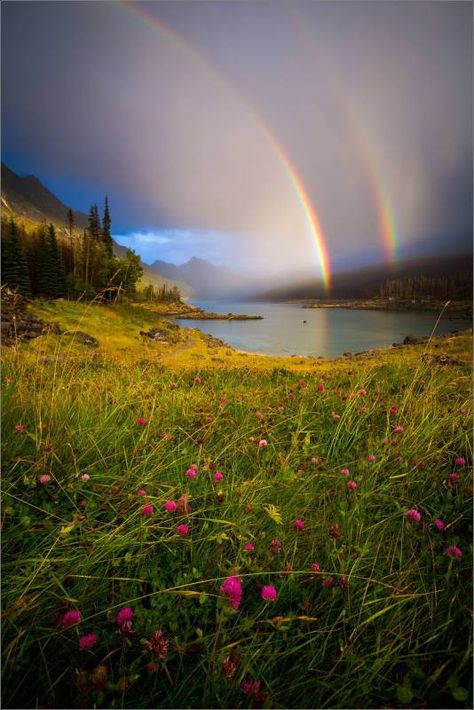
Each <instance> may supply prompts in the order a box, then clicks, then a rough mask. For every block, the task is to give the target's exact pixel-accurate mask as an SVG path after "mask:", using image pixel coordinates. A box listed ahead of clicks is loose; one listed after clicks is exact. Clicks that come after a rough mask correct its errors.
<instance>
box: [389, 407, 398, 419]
mask: <svg viewBox="0 0 474 710" xmlns="http://www.w3.org/2000/svg"><path fill="white" fill-rule="evenodd" d="M396 414H398V409H397V408H396V407H390V415H391V416H392V417H394V416H395V415H396Z"/></svg>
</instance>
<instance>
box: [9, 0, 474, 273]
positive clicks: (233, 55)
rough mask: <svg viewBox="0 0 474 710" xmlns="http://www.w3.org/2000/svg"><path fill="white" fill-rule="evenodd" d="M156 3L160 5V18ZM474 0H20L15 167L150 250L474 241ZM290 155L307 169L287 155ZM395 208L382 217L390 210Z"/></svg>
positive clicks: (277, 257)
mask: <svg viewBox="0 0 474 710" xmlns="http://www.w3.org/2000/svg"><path fill="white" fill-rule="evenodd" d="M144 14H145V16H144ZM471 67H472V4H471V3H470V2H454V1H453V2H429V1H426V2H359V1H358V0H352V1H351V2H338V1H336V2H305V1H301V0H288V1H287V2H278V0H276V1H275V0H272V1H271V2H270V1H269V2H265V1H263V2H234V1H233V0H230V1H229V0H228V1H227V2H219V1H217V2H200V1H199V0H197V1H196V2H158V3H155V2H146V3H133V2H128V3H124V4H121V3H117V2H114V1H112V2H52V3H49V2H41V1H39V2H38V1H35V2H9V1H6V2H3V3H2V141H3V160H4V161H5V162H6V163H7V164H8V165H9V166H10V167H11V168H12V169H13V170H15V171H16V172H19V173H20V174H26V173H33V174H35V175H37V176H38V177H39V178H40V179H41V180H42V181H43V182H44V183H45V184H46V185H47V186H48V187H49V188H50V189H51V190H52V191H53V192H55V193H56V194H57V195H58V196H59V197H60V198H61V199H62V200H64V201H65V202H66V203H67V204H69V205H71V206H73V207H75V208H78V209H82V210H84V211H87V210H88V208H89V205H90V204H91V202H93V201H102V199H103V195H104V194H105V193H107V194H108V195H109V199H110V204H111V209H112V218H113V233H114V234H115V235H117V238H118V239H119V241H121V242H122V243H124V244H127V245H129V246H132V247H134V248H135V249H136V251H138V252H139V253H140V254H141V255H142V256H143V257H144V258H145V260H147V261H149V262H150V261H153V260H154V259H155V258H156V259H163V260H166V261H174V262H175V263H182V262H183V261H185V260H186V259H188V258H189V257H191V256H193V255H195V256H200V257H202V258H208V259H210V260H211V261H213V262H214V263H227V264H229V265H234V266H235V267H245V268H246V269H253V270H255V271H258V270H260V271H262V272H263V271H264V272H265V273H266V274H274V275H275V277H278V276H279V275H280V274H283V273H289V272H290V271H291V270H293V269H301V268H310V267H313V266H314V270H315V272H318V271H319V269H320V264H319V261H318V257H317V253H316V250H315V247H314V240H313V238H312V236H311V233H310V229H309V227H308V222H307V219H306V216H305V213H304V210H303V208H302V205H301V199H300V198H301V192H300V195H299V196H298V194H297V192H296V191H295V189H294V177H295V175H297V176H298V179H299V180H300V181H301V182H300V184H301V185H304V188H305V190H306V194H307V196H308V198H309V200H310V202H311V204H312V207H313V209H314V210H315V212H316V213H317V215H318V218H319V221H320V224H321V227H322V230H323V233H324V237H325V240H326V243H327V248H328V252H329V256H330V259H331V262H332V268H333V269H335V270H338V269H342V268H347V267H348V266H351V265H360V264H365V263H369V262H374V261H378V260H384V259H388V258H389V257H390V249H389V247H388V243H387V233H386V229H385V233H384V227H383V222H382V220H381V218H380V214H381V210H382V208H383V210H385V216H386V217H387V215H390V219H391V224H392V237H393V236H395V237H396V240H397V244H398V247H397V249H396V250H395V252H393V244H392V253H395V254H398V255H399V256H401V257H403V256H407V255H415V254H420V253H421V254H422V253H432V252H437V251H446V252H447V251H455V250H458V251H459V250H468V249H471V245H472V110H471V107H472V69H471ZM289 164H291V166H292V167H291V169H290V168H289ZM383 210H382V212H383Z"/></svg>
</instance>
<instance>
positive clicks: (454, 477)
mask: <svg viewBox="0 0 474 710" xmlns="http://www.w3.org/2000/svg"><path fill="white" fill-rule="evenodd" d="M448 478H449V480H450V481H459V473H450V474H449V475H448Z"/></svg>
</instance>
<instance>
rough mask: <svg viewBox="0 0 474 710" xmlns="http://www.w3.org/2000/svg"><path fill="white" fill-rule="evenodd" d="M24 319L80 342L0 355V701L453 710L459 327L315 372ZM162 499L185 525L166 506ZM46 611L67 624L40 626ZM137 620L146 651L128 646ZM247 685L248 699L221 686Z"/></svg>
mask: <svg viewBox="0 0 474 710" xmlns="http://www.w3.org/2000/svg"><path fill="white" fill-rule="evenodd" d="M132 311H133V312H132ZM36 313H37V314H38V315H41V317H44V318H45V319H47V320H58V321H59V322H60V323H61V326H62V327H63V328H68V329H79V330H83V331H85V332H87V333H90V334H91V335H94V336H95V337H97V338H98V340H99V342H100V345H99V348H97V349H92V350H88V349H87V348H86V347H85V346H82V345H80V344H79V343H75V342H73V341H71V339H70V338H68V337H67V336H60V337H57V336H47V337H44V338H38V339H37V340H35V341H33V343H31V344H30V345H29V346H24V345H21V344H20V345H19V346H18V347H16V348H11V349H5V351H4V357H3V397H4V402H3V511H2V523H3V567H2V571H3V646H2V651H3V677H2V681H3V683H2V685H3V705H4V707H104V708H109V707H110V708H111V707H118V708H120V707H126V708H155V707H176V708H178V707H216V708H221V707H249V706H251V705H252V704H254V705H258V704H263V705H264V706H265V707H275V708H292V707H295V708H297V707H300V708H302V707H304V708H310V707H327V708H334V707H337V708H345V707H356V708H373V707H374V708H375V707H377V708H378V707H440V708H447V707H470V706H471V704H472V700H471V698H470V687H471V683H470V668H471V650H472V644H471V636H470V631H471V621H470V616H469V608H470V602H471V587H470V582H471V565H470V559H471V533H472V526H471V507H470V505H471V502H470V501H471V494H472V488H471V479H470V471H471V461H472V449H471V414H472V407H471V392H470V385H471V364H470V347H471V344H472V338H471V337H470V336H458V337H453V338H451V339H445V340H440V341H437V342H433V343H431V344H430V345H425V346H423V347H407V348H403V349H400V350H397V351H390V352H387V353H383V354H379V355H377V356H365V357H359V358H354V359H352V360H350V361H348V360H347V359H340V360H336V361H334V362H332V363H331V362H329V361H326V362H322V363H318V361H316V360H313V359H311V358H306V359H301V360H300V359H295V358H291V359H288V360H285V359H284V358H264V357H258V356H241V355H240V354H238V353H235V352H233V351H230V350H229V349H227V348H217V349H216V348H214V347H213V348H210V347H209V344H208V343H207V342H206V340H205V338H204V337H203V336H202V334H200V333H198V332H196V331H191V335H189V334H187V335H186V333H185V332H182V333H181V335H180V340H179V342H178V343H177V344H175V345H172V346H163V345H160V344H157V343H152V342H151V341H150V343H146V342H144V341H143V339H142V338H140V337H139V336H138V331H139V330H140V329H143V328H145V327H146V329H148V328H149V327H152V326H153V325H156V324H157V323H158V325H159V324H160V322H161V321H157V319H156V317H155V316H154V315H153V314H150V313H147V312H146V311H145V310H144V309H132V308H128V309H127V308H124V307H114V308H107V307H104V306H94V305H93V306H87V305H81V304H71V303H59V302H57V303H56V304H54V305H46V304H43V305H42V306H36ZM423 353H425V354H426V355H425V356H423ZM440 355H450V356H451V358H452V360H450V361H448V363H447V364H443V360H442V358H440V357H439V356H440ZM196 375H199V376H200V378H201V379H202V382H201V384H197V383H196V382H195V381H194V377H195V376H196ZM422 380H423V381H424V382H422ZM319 382H324V385H325V389H324V391H323V392H317V391H316V385H317V384H318V383H319ZM173 383H175V384H176V387H175V388H174V386H173ZM360 388H365V390H366V392H367V393H366V395H365V396H363V395H359V394H358V392H359V389H360ZM351 392H352V393H353V394H352V395H350V393H351ZM223 397H225V398H226V400H225V401H224V400H222V398H223ZM393 406H396V407H397V409H398V412H397V414H396V415H391V414H390V413H389V410H390V408H391V407H393ZM281 408H283V409H281ZM461 410H463V412H464V413H462V412H461ZM257 411H259V412H261V413H262V415H263V418H259V417H258V416H256V412H257ZM332 413H335V415H338V416H339V417H340V418H339V419H337V418H336V417H335V416H333V415H332ZM139 417H145V418H146V419H148V424H146V425H145V426H141V425H139V424H138V423H137V420H138V418H139ZM17 424H22V425H24V427H25V431H23V432H17V431H16V430H15V426H16V425H17ZM396 425H401V426H403V428H404V431H403V432H402V433H400V434H395V433H394V428H395V426H396ZM261 439H265V440H266V441H267V442H268V445H267V446H266V447H264V448H259V446H258V442H259V441H260V440H261ZM368 454H373V455H374V456H375V462H370V461H368V460H367V456H368ZM458 456H462V457H464V458H465V459H466V462H467V465H466V466H463V467H459V468H458V469H457V471H458V473H459V480H458V481H457V482H454V483H451V482H449V481H448V475H449V474H450V473H452V472H453V471H454V470H455V467H454V460H455V458H456V457H458ZM313 457H315V458H316V459H317V462H316V463H313V462H312V461H311V459H312V458H313ZM192 463H196V464H197V465H198V474H197V477H196V478H195V479H190V478H187V477H186V475H185V472H186V470H187V469H188V468H189V466H190V465H191V464H192ZM343 467H347V468H349V469H350V475H349V476H348V477H345V476H343V475H342V474H341V473H340V469H341V468H343ZM216 471H222V472H223V475H224V479H223V482H222V483H221V484H217V483H215V482H214V480H213V474H214V473H215V472H216ZM86 472H87V473H88V474H89V475H90V480H89V481H86V482H85V481H83V480H82V475H83V474H84V473H86ZM45 474H48V475H50V476H51V480H50V482H49V483H47V484H41V483H40V482H39V478H40V476H41V475H45ZM348 478H350V479H352V480H355V481H356V482H357V489H356V490H353V491H348V490H347V487H346V484H347V480H348ZM139 489H144V490H145V491H146V501H145V499H144V498H143V496H140V495H139V494H138V490H139ZM183 493H187V494H189V496H190V497H189V504H190V505H191V508H192V510H191V512H189V513H183V512H179V511H177V512H175V513H168V512H166V511H165V510H164V503H165V501H167V500H175V501H177V500H178V499H179V497H180V496H181V495H182V494H183ZM145 504H151V505H153V507H154V513H153V515H152V516H151V517H148V518H147V517H145V516H144V515H143V513H142V511H143V506H144V505H145ZM269 506H270V507H269ZM271 506H274V508H272V507H271ZM412 508H416V509H417V510H418V511H419V512H420V514H421V520H420V522H419V523H411V522H410V521H409V520H408V519H407V518H406V516H405V512H406V511H407V510H409V509H412ZM297 518H300V519H301V520H302V521H303V523H304V530H303V531H302V532H299V533H298V532H296V531H295V529H294V521H295V520H296V519H297ZM435 518H442V519H443V520H444V521H445V523H446V528H445V530H444V531H443V532H437V531H436V529H435V528H434V526H433V521H434V519H435ZM180 524H186V525H188V527H189V533H188V535H187V536H186V537H180V536H179V535H178V534H177V527H178V525H180ZM336 525H337V526H338V530H339V533H340V534H339V537H335V536H334V533H333V534H332V535H331V534H330V529H331V528H332V530H333V531H334V526H336ZM275 538H278V539H279V540H280V541H281V550H280V552H279V553H277V554H273V553H272V551H271V541H272V540H274V539H275ZM247 543H252V544H253V545H254V550H253V551H248V550H245V545H246V544H247ZM449 545H457V546H458V547H459V548H461V550H462V552H463V557H462V559H460V560H457V559H451V558H448V557H447V556H446V554H445V550H446V548H447V547H448V546H449ZM316 561H317V562H319V563H320V571H319V574H315V573H314V572H313V571H312V569H311V564H312V563H314V562H316ZM229 575H238V576H239V577H240V580H241V584H242V589H243V594H242V601H241V604H240V607H239V609H238V611H236V612H234V611H232V610H231V608H230V605H229V602H228V600H227V599H226V598H225V596H224V595H223V594H222V593H221V592H220V586H221V584H222V582H223V580H224V579H225V578H226V577H227V576H229ZM329 576H331V577H333V580H334V585H333V587H332V588H325V587H324V586H323V585H322V581H323V580H326V579H327V578H328V577H329ZM267 584H273V585H274V586H275V587H276V589H277V591H278V599H277V600H276V601H275V602H265V601H264V600H263V599H262V598H261V597H260V591H261V586H262V585H267ZM124 606H130V607H131V608H132V609H133V611H134V617H133V630H134V631H135V632H136V633H135V634H134V635H133V636H132V637H131V638H130V639H129V638H126V637H124V636H123V635H120V634H119V633H118V626H117V624H116V622H115V616H116V614H117V612H118V610H119V609H120V608H122V607H124ZM68 609H79V610H80V612H81V616H82V620H81V622H80V624H79V625H78V626H75V627H72V628H69V629H62V628H60V626H59V625H58V623H57V619H58V615H60V614H62V613H64V612H65V611H67V610H68ZM158 629H160V630H162V631H163V633H164V635H165V637H166V638H168V639H169V641H170V648H169V652H168V654H167V656H166V658H164V659H158V658H154V657H153V656H152V655H151V654H150V653H149V652H148V651H147V650H146V648H145V642H146V640H147V639H149V638H150V637H151V634H152V633H153V632H154V631H155V630H158ZM89 633H95V634H96V635H97V637H98V641H97V643H96V645H95V646H93V648H91V649H90V650H82V651H81V650H79V648H78V639H79V637H80V636H82V635H83V634H89ZM226 659H230V662H231V663H233V664H234V665H233V666H232V668H235V672H234V674H233V675H232V677H229V678H227V677H226V675H225V673H224V665H223V664H224V661H225V660H226ZM150 661H154V662H155V663H156V665H157V670H156V671H154V672H151V673H150V672H148V671H147V663H149V662H150ZM226 667H227V668H228V667H229V660H228V661H227V665H226ZM101 674H102V676H101ZM228 675H229V674H228ZM101 678H102V680H101ZM248 680H259V681H260V683H261V686H260V692H261V693H263V694H264V695H261V697H252V696H249V695H246V694H244V693H243V691H242V686H243V684H244V682H245V681H248Z"/></svg>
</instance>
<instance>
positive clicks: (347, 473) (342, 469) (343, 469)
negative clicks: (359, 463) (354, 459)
mask: <svg viewBox="0 0 474 710" xmlns="http://www.w3.org/2000/svg"><path fill="white" fill-rule="evenodd" d="M339 473H342V475H343V476H348V475H349V469H348V468H341V470H340V471H339Z"/></svg>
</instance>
